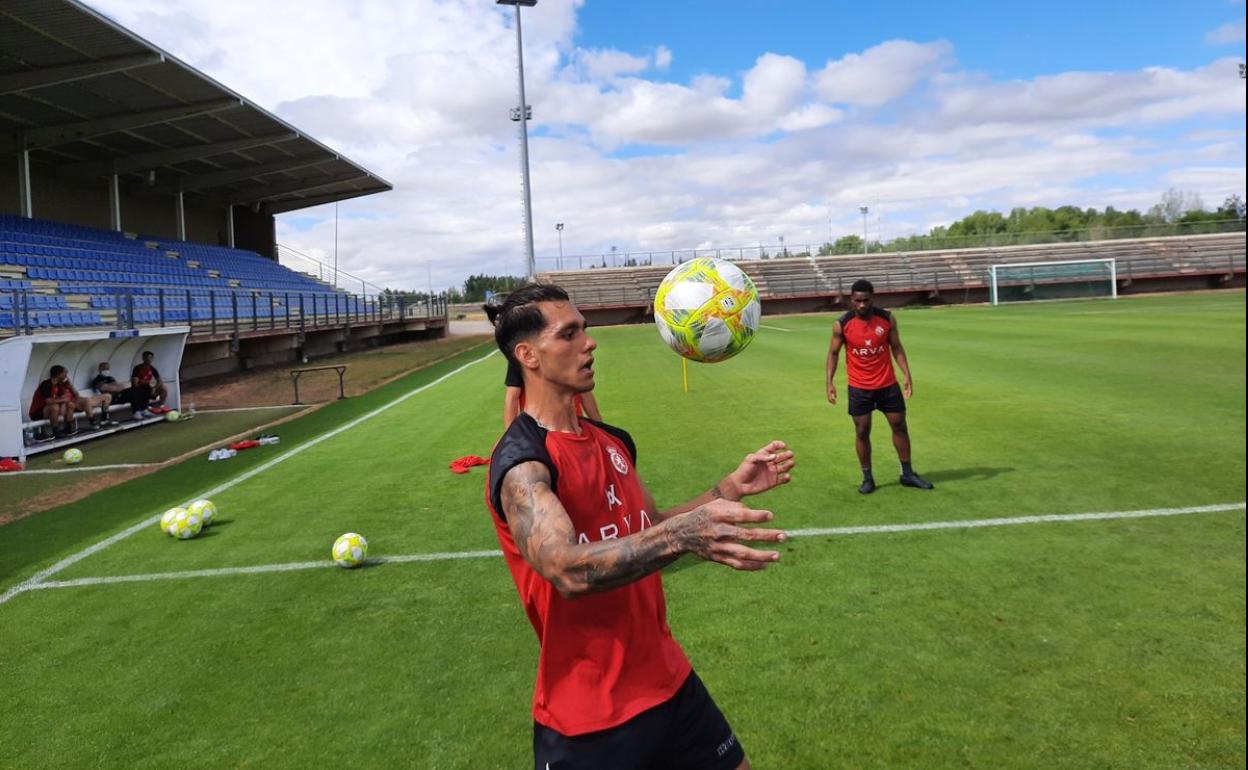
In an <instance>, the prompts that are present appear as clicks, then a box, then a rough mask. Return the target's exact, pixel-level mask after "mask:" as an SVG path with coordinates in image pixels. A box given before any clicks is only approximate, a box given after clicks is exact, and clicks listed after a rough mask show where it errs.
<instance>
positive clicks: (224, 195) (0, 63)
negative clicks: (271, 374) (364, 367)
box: [0, 0, 392, 456]
mask: <svg viewBox="0 0 1248 770" xmlns="http://www.w3.org/2000/svg"><path fill="white" fill-rule="evenodd" d="M0 157H2V158H5V159H7V163H6V164H5V165H3V166H0V246H2V247H3V250H0V316H3V317H4V319H5V320H7V321H8V322H9V325H11V326H12V327H13V331H14V332H15V335H14V338H11V339H8V340H5V342H6V343H8V344H0V351H2V352H3V358H4V360H3V361H2V362H0V371H3V373H4V378H5V380H6V386H5V387H3V388H0V400H2V401H3V403H0V423H2V424H0V434H3V435H2V436H0V443H3V444H4V446H3V447H0V456H6V455H7V456H12V455H17V454H19V452H18V451H11V450H15V449H16V447H12V446H9V444H12V443H13V442H14V441H17V440H20V437H21V429H20V427H19V424H18V423H19V419H18V418H19V417H22V416H24V415H25V414H26V406H27V403H28V401H29V398H30V395H31V394H30V393H29V392H26V391H28V390H29V389H30V388H29V386H30V385H31V384H32V383H36V382H38V380H39V379H42V378H43V377H46V376H47V372H46V371H44V370H45V369H46V368H47V365H48V364H51V363H63V364H64V365H66V366H70V365H71V364H72V367H73V369H74V371H73V372H72V374H73V377H74V384H75V385H76V386H77V387H79V388H81V386H82V382H83V381H84V380H86V379H89V378H88V374H89V370H90V369H91V368H92V367H94V366H95V365H96V364H97V363H98V361H99V360H111V361H113V363H114V368H115V369H118V370H121V371H124V372H128V367H129V365H130V364H131V363H132V359H134V358H135V357H136V356H137V355H138V354H139V353H140V352H141V349H143V348H145V346H146V347H156V348H158V349H159V352H160V355H159V358H160V359H162V360H163V362H164V367H163V368H162V371H163V372H164V373H165V375H166V378H167V379H169V380H170V381H171V382H172V383H173V384H175V385H176V382H177V377H178V369H179V365H180V364H181V363H182V362H183V361H184V353H185V352H188V351H186V350H185V348H186V346H187V345H188V339H189V340H191V341H192V342H193V341H194V340H195V339H196V334H195V329H196V327H195V323H196V322H202V321H203V318H205V317H206V316H205V315H203V313H205V312H207V311H204V309H203V308H201V307H200V305H199V304H198V303H201V302H207V303H208V310H210V311H211V315H212V318H213V321H214V324H213V326H214V328H213V329H212V332H213V333H212V334H208V333H207V332H205V333H204V335H203V339H202V340H201V341H203V342H218V343H220V344H221V345H223V346H224V347H222V348H221V349H222V350H224V351H226V353H228V354H231V355H235V356H237V354H238V352H239V350H240V347H242V348H245V347H246V345H247V340H246V339H245V337H246V334H245V332H246V331H247V330H246V329H243V330H241V331H240V329H239V328H238V317H239V316H240V306H242V307H243V311H244V312H245V313H252V312H254V313H255V316H257V317H259V316H260V315H261V314H262V312H263V311H260V310H256V299H255V297H257V296H260V297H263V296H264V295H263V294H262V293H261V292H262V290H263V289H264V288H265V285H266V283H265V282H267V283H268V288H269V294H268V314H269V315H268V318H267V320H268V322H269V324H270V330H272V329H273V328H274V327H276V326H277V324H276V323H274V319H275V313H284V316H285V322H286V326H287V327H291V326H292V323H291V318H292V313H295V314H299V315H300V316H301V317H302V316H316V315H320V316H321V317H322V318H324V317H328V316H329V313H330V310H329V307H330V303H329V300H330V299H333V300H334V304H333V307H334V311H335V313H337V311H338V310H339V308H341V307H342V303H341V302H340V301H339V299H338V297H339V295H343V292H341V290H339V289H338V288H337V287H334V286H329V285H327V284H325V283H324V282H323V281H321V282H319V283H317V282H316V281H315V280H314V277H309V276H306V275H305V274H303V273H296V272H295V271H291V270H288V269H286V268H285V267H282V266H281V265H280V264H279V263H278V261H277V243H276V219H275V218H276V216H277V215H279V214H282V213H285V212H290V211H295V210H298V209H303V208H307V207H311V206H317V205H321V204H325V203H330V202H334V201H342V200H347V199H351V198H358V197H360V196H365V195H372V194H374V193H379V192H385V191H388V190H390V189H392V186H391V184H390V183H389V182H387V181H386V180H385V179H382V178H381V177H379V176H378V175H376V174H374V173H372V172H371V171H369V170H368V169H366V168H364V167H363V166H361V165H360V164H358V163H356V162H354V161H352V160H351V159H349V158H346V157H344V156H343V155H341V154H340V153H338V152H336V151H334V150H333V149H331V148H329V147H327V146H326V145H324V144H322V143H321V142H319V141H317V140H316V139H314V138H313V137H311V136H309V135H307V134H306V133H304V132H303V131H300V130H299V129H297V128H295V127H294V126H292V125H290V124H289V123H287V122H286V121H284V120H282V119H281V118H279V117H277V116H276V115H274V114H272V113H270V112H268V111H267V110H265V109H263V108H261V107H260V106H258V105H256V104H255V103H253V102H251V101H249V100H248V99H246V98H245V97H243V96H241V95H240V94H238V93H236V92H234V91H232V90H231V89H229V88H227V87H226V86H224V85H222V84H221V83H218V82H217V81H215V80H213V79H212V78H210V77H208V76H207V75H205V74H204V73H202V72H199V71H198V70H196V69H195V68H194V67H192V66H190V65H188V64H187V63H185V62H182V61H179V60H178V59H177V58H176V57H174V56H172V55H171V54H169V53H168V52H166V51H164V50H161V49H160V48H159V47H157V46H155V45H153V44H152V43H150V42H148V41H146V40H144V39H142V38H141V37H139V36H138V35H136V34H135V33H133V32H131V31H130V30H127V29H125V28H124V27H122V26H121V25H119V24H117V23H116V22H114V21H112V20H111V19H109V18H107V17H106V16H104V15H102V14H100V13H99V12H97V11H95V10H92V9H91V8H88V7H87V6H85V5H83V4H82V3H80V2H76V0H0ZM213 260H216V262H215V263H214V262H213ZM214 264H215V265H217V267H216V269H212V270H209V269H207V268H209V267H212V266H213V265H214ZM67 265H68V266H70V267H72V268H74V269H73V270H70V269H69V267H67ZM84 266H85V267H86V269H77V268H80V267H84ZM106 268H111V269H112V271H111V272H110V270H109V269H106ZM230 270H236V271H238V273H237V275H234V276H233V277H232V276H231V274H230V272H229V271H230ZM127 276H129V277H132V278H133V277H141V278H142V281H139V282H136V281H134V280H131V281H129V283H128V284H127V281H126V280H125V278H126V277H127ZM187 276H201V277H199V278H195V279H189V278H187ZM300 282H306V283H307V284H308V285H309V286H310V287H311V290H312V291H313V292H314V293H315V292H320V294H321V295H323V296H322V297H321V299H322V300H324V303H323V304H318V303H317V297H316V296H312V299H311V301H310V304H309V301H308V300H307V297H308V296H311V295H309V294H308V293H307V292H304V291H302V289H303V284H302V283H300ZM122 284H127V285H125V286H123V285H122ZM218 285H219V286H220V290H219V291H218V290H217V289H215V288H214V287H216V286H218ZM123 290H124V291H126V292H127V294H126V297H127V299H126V303H127V304H128V307H127V308H126V311H127V312H126V313H122V308H121V306H122V302H121V300H120V299H118V298H117V296H118V295H119V294H120V292H122V291H123ZM282 290H285V296H286V297H287V300H286V307H284V308H283V307H281V302H282V300H281V296H283V294H282ZM247 291H250V296H251V300H250V305H248V303H247V302H246V299H247V295H246V294H244V295H243V300H242V301H240V298H239V296H238V294H240V293H241V292H247ZM292 291H294V292H295V293H296V294H297V295H298V297H299V302H300V305H299V306H296V305H295V302H294V301H293V300H291V299H290V296H291V293H292ZM157 292H159V302H160V307H159V313H160V315H159V323H157V321H156V320H155V319H156V315H155V314H156V312H157V309H156V302H157ZM166 293H168V294H169V295H170V297H171V298H170V299H169V300H168V302H169V303H170V304H171V306H172V307H176V302H177V301H182V300H183V299H184V300H185V316H184V317H181V318H175V317H174V316H173V315H172V313H173V310H168V309H167V308H166V307H165V303H166V301H167V300H166ZM209 294H213V295H215V297H214V298H212V299H207V298H206V297H207V296H208V295H209ZM10 296H12V297H16V298H17V299H11V298H10ZM136 296H137V299H136ZM110 297H112V299H110ZM223 297H224V298H225V299H223ZM67 301H68V302H69V304H67ZM77 301H89V303H90V304H86V305H75V304H73V303H74V302H77ZM223 302H225V307H227V308H232V309H233V311H234V315H233V318H234V328H233V329H225V330H218V329H216V328H215V327H216V324H215V321H216V318H217V317H218V311H219V310H220V309H221V306H222V303H223ZM15 303H16V304H17V305H20V306H21V307H18V306H15ZM32 303H34V305H33V307H32ZM110 303H111V304H110ZM136 303H137V307H138V309H137V310H136ZM214 303H215V304H214ZM275 303H276V304H277V306H278V307H277V310H276V311H275V307H274V306H275ZM10 306H12V307H10ZM349 307H350V306H348V316H347V317H348V319H350V318H351V316H350V310H349ZM76 308H82V309H81V311H79V310H76ZM355 310H356V318H357V319H358V318H359V316H360V305H359V303H358V301H357V302H356V305H355ZM144 314H146V315H144ZM248 317H250V316H247V315H244V318H248ZM333 317H334V318H335V319H339V318H340V317H341V316H338V315H334V316H333ZM364 317H365V318H366V319H367V310H366V311H365V312H364ZM31 318H34V319H36V320H39V319H41V318H42V319H47V318H52V319H56V323H55V324H54V325H55V326H56V327H57V328H46V329H44V331H46V332H48V333H47V334H38V333H35V334H29V332H30V330H29V329H23V328H21V324H22V323H26V324H29V322H30V319H31ZM101 321H102V322H101ZM144 321H147V323H146V324H145V323H143V322H144ZM253 321H254V319H253ZM145 325H146V326H147V327H151V328H147V329H144V330H139V329H140V327H144V326H145ZM259 326H260V325H259V324H258V323H254V324H253V327H252V328H255V329H258V327H259ZM61 327H64V328H61ZM74 327H82V328H81V329H75V328H74ZM88 327H90V328H88ZM109 327H112V328H109ZM346 329H347V331H346V332H343V337H344V338H345V336H349V334H350V333H351V324H350V323H349V322H348V323H347V324H346ZM23 331H25V332H27V333H28V334H27V336H26V338H25V339H22V340H20V341H19V340H17V339H16V337H19V336H22V332H23ZM35 331H39V329H36V330H35ZM218 332H220V333H218ZM305 332H306V329H304V327H303V324H302V323H300V325H299V329H298V332H297V333H298V342H297V344H298V345H299V346H303V345H305V344H307V340H305ZM290 334H291V335H292V336H293V335H294V334H295V332H294V331H293V330H292V331H291V332H290ZM3 336H4V335H0V337H3ZM266 344H269V345H270V347H272V345H271V344H270V343H266ZM294 345H295V343H293V342H292V343H291V347H292V349H293V346H294ZM283 347H285V346H283ZM205 349H207V347H206V346H205ZM257 349H259V348H257ZM342 349H347V346H346V345H344V344H343V342H342V341H341V339H339V341H337V342H335V343H333V344H332V345H329V344H328V343H327V349H326V350H325V351H324V352H335V350H342ZM244 352H245V351H244ZM282 355H285V356H287V357H288V358H289V359H290V360H299V359H300V358H304V357H306V356H307V355H308V353H307V352H306V350H304V349H303V348H302V347H300V348H298V349H297V350H296V352H295V353H293V354H292V353H290V352H288V351H285V350H283V351H282ZM54 358H55V359H57V360H56V361H53V359H54ZM191 358H196V357H195V356H191ZM19 359H21V360H19ZM60 359H65V361H64V362H62V361H61V360H60ZM200 359H203V360H202V362H201V363H202V367H203V371H205V372H209V371H212V370H213V366H216V370H218V371H226V370H228V369H229V368H231V367H235V364H234V363H230V364H229V365H226V364H220V365H217V364H214V363H213V362H212V361H210V360H208V357H207V356H206V355H200V356H199V357H198V358H197V359H196V360H200ZM223 360H224V359H223ZM258 360H259V359H258ZM276 360H280V358H278V359H276ZM259 362H260V363H264V362H266V361H263V360H259ZM184 374H185V372H184ZM175 392H176V391H175ZM175 398H176V396H175Z"/></svg>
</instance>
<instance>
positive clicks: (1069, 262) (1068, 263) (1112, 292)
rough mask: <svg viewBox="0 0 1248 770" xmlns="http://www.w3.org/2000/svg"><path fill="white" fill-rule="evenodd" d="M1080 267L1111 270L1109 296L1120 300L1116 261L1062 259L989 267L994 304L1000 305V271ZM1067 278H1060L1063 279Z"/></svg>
mask: <svg viewBox="0 0 1248 770" xmlns="http://www.w3.org/2000/svg"><path fill="white" fill-rule="evenodd" d="M1078 265H1105V266H1106V267H1108V268H1109V277H1108V280H1109V296H1110V297H1111V298H1114V299H1117V298H1118V263H1117V260H1115V259H1112V258H1110V259H1060V260H1056V261H1052V262H1001V263H998V264H995V265H991V266H989V268H988V270H989V283H988V288H989V291H990V294H991V295H992V304H994V305H998V304H1000V292H999V291H998V286H999V284H998V282H997V276H998V270H1001V271H1005V270H1007V269H1008V270H1014V269H1016V268H1034V267H1074V266H1078ZM1062 277H1065V276H1059V278H1062Z"/></svg>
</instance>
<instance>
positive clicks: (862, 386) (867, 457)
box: [828, 279, 932, 495]
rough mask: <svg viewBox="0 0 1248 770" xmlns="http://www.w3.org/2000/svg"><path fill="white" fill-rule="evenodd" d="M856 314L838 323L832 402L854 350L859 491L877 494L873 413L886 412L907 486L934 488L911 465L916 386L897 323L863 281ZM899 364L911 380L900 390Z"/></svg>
mask: <svg viewBox="0 0 1248 770" xmlns="http://www.w3.org/2000/svg"><path fill="white" fill-rule="evenodd" d="M850 291H851V294H850V302H851V303H852V304H853V307H854V309H853V310H851V311H850V312H848V313H846V314H845V315H843V316H841V317H840V318H839V319H837V320H836V322H835V323H833V324H832V342H831V344H830V345H829V346H828V403H830V404H835V403H836V381H835V377H836V365H837V362H838V361H839V360H840V355H841V348H848V352H847V355H846V357H845V360H846V366H845V368H846V369H847V370H848V374H849V416H850V417H851V418H852V419H853V421H854V433H855V436H856V438H855V441H854V448H855V449H857V450H858V461H859V463H861V464H862V484H861V485H860V486H859V487H858V491H859V492H860V493H862V494H864V495H869V494H871V493H872V492H874V491H875V477H874V476H873V475H872V473H871V413H872V412H873V411H875V410H877V409H878V410H880V411H881V412H883V413H884V418H885V419H886V420H888V425H889V427H891V428H892V429H893V446H894V447H895V448H896V449H897V458H898V459H899V460H901V479H900V480H901V485H902V486H903V487H914V488H915V489H931V488H932V484H931V483H930V482H928V481H927V480H925V479H924V478H923V477H921V476H919V474H917V473H915V472H914V468H913V467H911V465H910V431H909V429H908V428H907V427H906V399H907V398H910V396H911V395H912V394H913V392H914V387H913V386H912V385H911V384H910V362H909V361H907V360H906V349H905V348H904V347H902V345H901V334H900V333H899V332H898V331H897V319H895V318H893V314H892V313H890V312H888V311H887V310H884V309H883V308H878V307H876V306H875V287H874V286H872V285H871V282H870V281H867V280H863V279H859V280H857V281H854V285H853V286H852V287H850ZM893 358H896V359H897V365H898V366H900V367H901V373H902V376H904V377H905V383H904V386H903V387H898V386H897V375H896V374H895V373H894V372H893V362H892V359H893Z"/></svg>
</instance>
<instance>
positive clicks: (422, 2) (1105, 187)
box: [87, 0, 1245, 291]
mask: <svg viewBox="0 0 1248 770" xmlns="http://www.w3.org/2000/svg"><path fill="white" fill-rule="evenodd" d="M87 3H88V4H89V5H90V6H91V7H93V8H95V9H97V10H99V11H101V12H103V13H105V14H106V15H108V16H110V17H111V18H113V19H115V20H116V21H118V22H120V23H121V24H123V25H125V26H126V27H128V28H130V29H131V30H133V31H134V32H136V33H137V34H139V35H140V36H142V37H144V38H146V39H147V40H149V41H150V42H152V43H154V44H155V45H157V46H159V47H161V48H163V49H165V50H166V51H169V52H170V53H172V54H173V55H175V56H177V57H178V58H179V59H181V60H182V61H184V62H186V63H188V64H190V65H191V66H193V67H195V68H197V69H199V70H200V71H202V72H204V73H206V74H207V75H209V76H211V77H213V78H214V79H216V80H218V81H220V82H221V83H223V84H224V85H226V86H227V87H229V88H231V89H233V90H234V91H236V92H238V93H240V94H241V95H243V96H245V97H246V98H248V99H250V100H251V101H253V102H255V103H256V104H258V105H260V106H261V107H263V108H265V109H267V110H269V111H271V112H273V113H275V114H276V115H278V116H280V117H281V118H283V119H284V120H286V121H287V122H289V123H291V124H292V125H294V126H295V127H296V128H298V129H299V130H301V131H303V132H305V133H307V134H309V135H311V136H313V137H315V138H316V139H318V140H320V141H321V142H322V143H324V144H327V145H328V146H330V147H331V148H333V149H334V150H336V151H339V152H341V153H342V154H344V155H346V156H347V157H349V158H351V159H352V160H354V161H356V162H357V163H360V164H362V165H363V166H365V167H366V168H368V169H369V170H370V171H373V172H375V173H377V174H378V175H380V176H382V177H384V178H385V179H387V180H389V181H390V182H391V183H392V184H393V185H394V187H395V189H394V190H393V191H392V192H389V193H383V194H380V195H374V196H368V197H365V198H359V199H353V200H349V201H344V202H342V203H340V204H339V206H338V214H337V219H338V221H337V230H338V237H337V255H338V262H339V265H340V266H341V267H342V268H343V269H344V270H347V271H350V272H351V273H353V274H355V275H358V276H361V277H362V278H365V279H367V280H368V281H370V282H371V283H373V284H375V285H377V286H384V287H388V288H393V289H414V290H424V289H425V288H427V287H432V288H433V289H434V290H435V291H438V290H442V289H445V288H448V287H452V286H461V285H462V283H463V281H464V279H465V278H466V277H468V276H469V275H472V274H487V275H523V274H524V271H525V247H524V224H523V222H524V213H523V205H522V196H521V175H520V141H519V136H518V124H517V123H514V122H511V121H510V120H509V118H508V115H509V111H510V110H511V109H512V108H513V107H515V106H516V105H517V104H518V93H517V84H516V35H515V27H514V26H513V25H514V11H513V9H512V8H510V7H504V6H499V5H496V4H495V3H494V2H493V0H352V1H351V2H343V1H342V0H266V2H263V3H256V2H254V0H87ZM522 13H523V19H522V31H523V37H524V72H525V85H526V92H527V94H526V95H527V101H528V103H529V105H530V107H531V108H532V112H533V118H532V120H530V121H529V124H528V127H529V155H530V167H531V178H532V200H533V232H534V241H535V251H536V254H537V263H538V269H539V270H542V269H553V268H554V267H556V266H557V265H558V264H559V254H560V251H561V250H562V253H563V255H564V264H567V265H571V266H575V265H576V264H578V262H580V260H579V259H578V257H579V256H581V255H592V254H599V255H600V254H604V253H610V251H611V250H612V247H614V248H615V249H616V250H617V251H618V252H619V253H621V254H622V253H628V252H642V253H649V252H656V253H657V252H671V251H672V250H679V249H692V248H724V249H730V248H734V247H748V246H758V245H763V246H765V247H767V248H769V249H772V250H774V249H775V248H776V247H777V246H778V245H779V243H780V239H781V238H783V239H784V242H785V243H786V244H787V245H788V246H789V247H790V248H793V247H798V246H801V245H803V244H808V243H809V244H816V245H817V244H820V243H824V242H827V241H829V240H834V239H836V238H839V237H841V236H844V235H850V234H857V235H861V234H862V233H863V232H864V228H865V230H866V232H867V235H868V237H869V238H870V239H871V240H889V239H892V238H895V237H898V236H904V235H910V234H913V233H924V232H927V231H928V230H929V229H930V228H931V227H933V226H935V225H940V224H948V223H950V222H953V221H955V220H957V219H960V218H962V217H963V216H965V215H967V214H969V213H971V212H973V211H976V210H979V209H983V210H996V211H1001V212H1008V211H1009V210H1010V209H1011V208H1013V207H1016V206H1026V207H1031V206H1054V207H1055V206H1060V205H1067V204H1073V205H1077V206H1080V207H1084V208H1086V207H1095V208H1099V209H1103V208H1104V207H1106V206H1114V207H1116V208H1119V209H1130V208H1135V209H1140V210H1146V209H1148V208H1149V207H1151V206H1152V205H1153V204H1155V203H1157V202H1158V201H1159V200H1160V199H1161V197H1162V195H1163V194H1164V193H1165V192H1166V191H1167V190H1170V189H1177V190H1180V191H1182V192H1185V193H1189V194H1195V195H1198V196H1199V197H1200V199H1201V200H1202V201H1203V202H1204V204H1205V206H1206V207H1207V208H1216V207H1217V206H1218V205H1219V204H1220V203H1222V201H1223V200H1225V199H1226V198H1227V197H1228V196H1230V195H1240V196H1241V197H1244V196H1245V129H1244V124H1245V115H1244V112H1245V81H1244V80H1243V79H1241V78H1240V76H1239V69H1238V68H1239V65H1240V63H1241V62H1243V61H1244V27H1245V22H1244V2H1243V1H1242V0H1191V2H1187V3H1174V2H1173V1H1172V0H1171V1H1170V2H1154V1H1153V0H1133V1H1132V2H1124V1H1118V0H1113V1H1110V0H1105V1H1104V2H1087V1H1086V0H1081V2H1067V1H1066V0H1050V2H1047V3H1031V4H1008V3H1007V4H1003V3H994V4H987V3H982V2H969V0H950V1H949V2H944V3H931V2H892V3H879V4H874V5H871V4H866V3H848V2H829V1H828V0H720V1H719V2H709V1H707V0H679V2H673V0H628V1H627V2H623V1H621V0H539V2H538V4H537V6H536V7H534V8H525V9H523V10H522ZM862 206H866V207H867V208H868V214H867V216H866V217H865V218H864V217H863V215H862V214H861V213H860V211H861V208H860V207H862ZM277 221H278V226H277V230H278V241H279V242H280V243H281V244H283V245H286V246H289V247H291V248H293V249H296V250H298V251H301V252H303V253H307V254H310V255H312V256H315V257H319V258H321V259H324V260H327V261H332V260H333V256H334V249H335V246H334V243H335V239H334V230H335V213H334V206H333V205H332V204H330V205H325V206H319V207H316V208H310V209H304V210H301V211H296V212H290V213H287V214H282V215H280V216H279V217H278V220H277ZM556 224H563V229H562V231H561V232H560V231H558V230H556V227H555V225H556ZM560 236H562V238H561V239H560ZM664 259H665V260H666V256H664ZM656 261H657V258H656ZM291 266H292V267H299V265H297V264H295V263H291Z"/></svg>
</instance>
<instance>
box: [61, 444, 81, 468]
mask: <svg viewBox="0 0 1248 770" xmlns="http://www.w3.org/2000/svg"><path fill="white" fill-rule="evenodd" d="M61 457H62V458H63V459H64V460H65V463H66V465H77V464H78V463H80V462H82V450H81V449H79V448H78V447H70V448H69V449H66V450H65V454H63V455H61Z"/></svg>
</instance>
